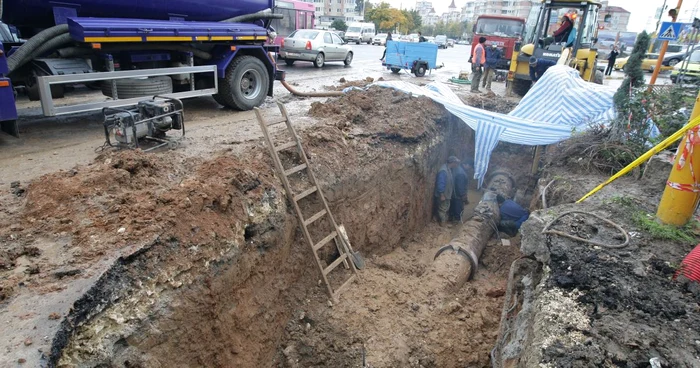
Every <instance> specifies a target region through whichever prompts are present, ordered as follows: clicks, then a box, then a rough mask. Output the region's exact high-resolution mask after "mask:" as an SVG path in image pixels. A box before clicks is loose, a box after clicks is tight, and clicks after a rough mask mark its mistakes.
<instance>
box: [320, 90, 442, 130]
mask: <svg viewBox="0 0 700 368" xmlns="http://www.w3.org/2000/svg"><path fill="white" fill-rule="evenodd" d="M309 115H310V116H313V117H317V118H322V119H326V120H331V121H333V122H334V124H335V125H336V127H338V128H339V129H341V130H343V131H344V132H346V134H348V135H350V136H366V135H374V136H377V137H378V138H381V139H393V140H399V141H401V142H404V143H412V142H418V141H419V140H421V139H423V138H425V137H426V136H427V135H428V134H434V133H436V125H435V122H436V121H438V122H439V121H440V120H442V119H443V118H444V117H446V111H445V110H444V108H442V107H441V106H439V105H437V104H435V103H434V102H433V101H432V100H430V99H429V98H427V97H419V98H413V97H411V96H410V95H408V94H405V93H403V92H399V91H395V90H391V89H387V88H381V87H372V88H370V89H368V90H367V91H351V92H349V93H347V94H346V95H344V96H341V97H339V98H337V99H330V100H328V101H326V102H314V103H312V104H311V109H310V110H309Z"/></svg>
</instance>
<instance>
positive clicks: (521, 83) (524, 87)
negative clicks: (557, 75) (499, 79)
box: [513, 79, 532, 97]
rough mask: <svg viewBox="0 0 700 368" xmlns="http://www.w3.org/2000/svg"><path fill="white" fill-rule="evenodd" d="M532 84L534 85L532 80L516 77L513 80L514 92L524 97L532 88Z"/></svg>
mask: <svg viewBox="0 0 700 368" xmlns="http://www.w3.org/2000/svg"><path fill="white" fill-rule="evenodd" d="M530 86H532V82H531V81H529V80H524V79H515V80H513V93H515V94H516V95H518V96H520V97H523V96H525V95H526V94H527V91H529V90H530Z"/></svg>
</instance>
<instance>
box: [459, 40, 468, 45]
mask: <svg viewBox="0 0 700 368" xmlns="http://www.w3.org/2000/svg"><path fill="white" fill-rule="evenodd" d="M457 44H458V45H469V44H470V42H469V40H459V41H457Z"/></svg>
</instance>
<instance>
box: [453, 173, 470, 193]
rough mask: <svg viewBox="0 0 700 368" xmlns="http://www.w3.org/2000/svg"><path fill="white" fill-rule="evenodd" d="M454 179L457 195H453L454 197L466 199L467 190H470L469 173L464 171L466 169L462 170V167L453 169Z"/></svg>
mask: <svg viewBox="0 0 700 368" xmlns="http://www.w3.org/2000/svg"><path fill="white" fill-rule="evenodd" d="M452 178H453V179H454V181H455V190H454V193H455V194H454V195H453V197H456V198H462V197H464V195H465V194H467V190H468V189H469V177H468V176H467V172H466V171H464V168H462V165H459V166H457V167H455V168H454V169H452Z"/></svg>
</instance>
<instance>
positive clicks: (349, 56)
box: [343, 51, 352, 66]
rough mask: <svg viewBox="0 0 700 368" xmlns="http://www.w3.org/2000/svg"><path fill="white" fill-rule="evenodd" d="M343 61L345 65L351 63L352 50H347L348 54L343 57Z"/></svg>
mask: <svg viewBox="0 0 700 368" xmlns="http://www.w3.org/2000/svg"><path fill="white" fill-rule="evenodd" d="M343 63H345V66H349V65H350V63H352V51H351V52H348V56H346V57H345V60H343Z"/></svg>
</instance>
